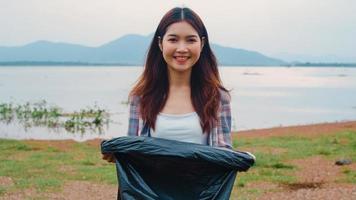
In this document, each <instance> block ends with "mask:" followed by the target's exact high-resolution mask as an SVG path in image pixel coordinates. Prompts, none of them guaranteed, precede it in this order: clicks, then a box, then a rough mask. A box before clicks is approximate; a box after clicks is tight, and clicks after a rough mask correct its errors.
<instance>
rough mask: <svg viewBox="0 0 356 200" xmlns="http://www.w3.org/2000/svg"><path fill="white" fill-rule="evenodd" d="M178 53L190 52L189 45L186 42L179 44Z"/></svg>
mask: <svg viewBox="0 0 356 200" xmlns="http://www.w3.org/2000/svg"><path fill="white" fill-rule="evenodd" d="M177 51H178V52H186V51H188V48H187V45H186V44H185V43H184V42H179V43H178V46H177Z"/></svg>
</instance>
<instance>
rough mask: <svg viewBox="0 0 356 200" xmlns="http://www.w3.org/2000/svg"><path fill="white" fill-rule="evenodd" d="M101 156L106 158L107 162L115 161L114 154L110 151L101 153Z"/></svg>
mask: <svg viewBox="0 0 356 200" xmlns="http://www.w3.org/2000/svg"><path fill="white" fill-rule="evenodd" d="M102 158H103V160H106V161H108V162H112V163H114V162H115V156H114V154H112V153H103V154H102Z"/></svg>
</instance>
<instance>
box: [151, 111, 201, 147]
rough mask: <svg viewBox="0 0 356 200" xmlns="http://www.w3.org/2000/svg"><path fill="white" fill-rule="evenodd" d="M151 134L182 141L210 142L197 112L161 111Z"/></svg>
mask: <svg viewBox="0 0 356 200" xmlns="http://www.w3.org/2000/svg"><path fill="white" fill-rule="evenodd" d="M151 136H152V137H158V138H164V139H170V140H177V141H181V142H191V143H197V144H204V145H207V144H208V140H207V139H208V137H207V134H206V133H204V134H203V130H202V128H201V126H200V118H199V116H198V114H197V113H196V112H191V113H186V114H166V113H159V114H158V115H157V120H156V130H155V131H153V130H152V129H151Z"/></svg>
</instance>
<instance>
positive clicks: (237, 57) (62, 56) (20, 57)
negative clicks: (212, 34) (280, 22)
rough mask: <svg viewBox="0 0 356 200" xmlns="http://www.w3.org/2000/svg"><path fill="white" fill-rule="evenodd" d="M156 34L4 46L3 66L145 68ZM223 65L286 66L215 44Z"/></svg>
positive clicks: (1, 51)
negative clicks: (98, 41) (89, 43)
mask: <svg viewBox="0 0 356 200" xmlns="http://www.w3.org/2000/svg"><path fill="white" fill-rule="evenodd" d="M151 39H152V34H150V35H148V36H141V35H135V34H129V35H125V36H123V37H120V38H119V39H117V40H114V41H111V42H109V43H106V44H103V45H101V46H98V47H88V46H83V45H77V44H69V43H54V42H49V41H37V42H34V43H30V44H28V45H25V46H18V47H0V62H1V63H10V64H11V63H15V64H16V63H41V62H43V63H49V64H50V63H57V64H58V63H63V64H65V63H68V64H73V63H79V64H80V63H84V64H91V63H92V64H119V65H143V63H144V58H145V55H146V51H147V49H148V46H149V44H150V42H151ZM212 49H213V51H214V53H215V54H216V56H217V58H218V62H219V64H220V65H231V66H234V65H252V66H256V65H261V66H263V65H274V66H276V65H286V64H287V63H286V62H284V61H282V60H280V59H276V58H271V57H267V56H265V55H263V54H261V53H258V52H255V51H247V50H243V49H236V48H231V47H224V46H221V45H218V44H212ZM1 63H0V64H1Z"/></svg>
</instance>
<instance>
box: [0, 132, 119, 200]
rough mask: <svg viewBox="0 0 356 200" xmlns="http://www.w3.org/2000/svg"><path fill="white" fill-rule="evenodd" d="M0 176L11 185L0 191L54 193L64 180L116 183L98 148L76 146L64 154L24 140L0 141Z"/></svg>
mask: <svg viewBox="0 0 356 200" xmlns="http://www.w3.org/2000/svg"><path fill="white" fill-rule="evenodd" d="M0 151H1V154H0V177H1V176H4V177H11V179H12V180H13V182H14V184H12V185H10V186H7V187H4V186H2V187H1V188H0V196H1V195H3V194H4V193H5V192H16V191H20V190H23V189H26V188H31V189H35V190H36V191H37V192H39V193H41V192H54V191H58V188H60V187H61V186H63V184H64V183H65V182H66V181H72V180H85V181H91V182H95V183H98V182H99V183H105V184H117V180H116V170H115V166H114V165H113V164H109V163H107V162H105V161H103V160H102V159H101V154H100V152H99V147H93V146H89V145H88V144H86V143H77V144H75V145H72V146H71V147H70V149H66V150H65V151H63V150H60V149H57V148H56V147H53V146H48V147H46V146H45V145H42V146H41V145H33V144H28V142H27V141H15V140H4V139H0Z"/></svg>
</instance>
